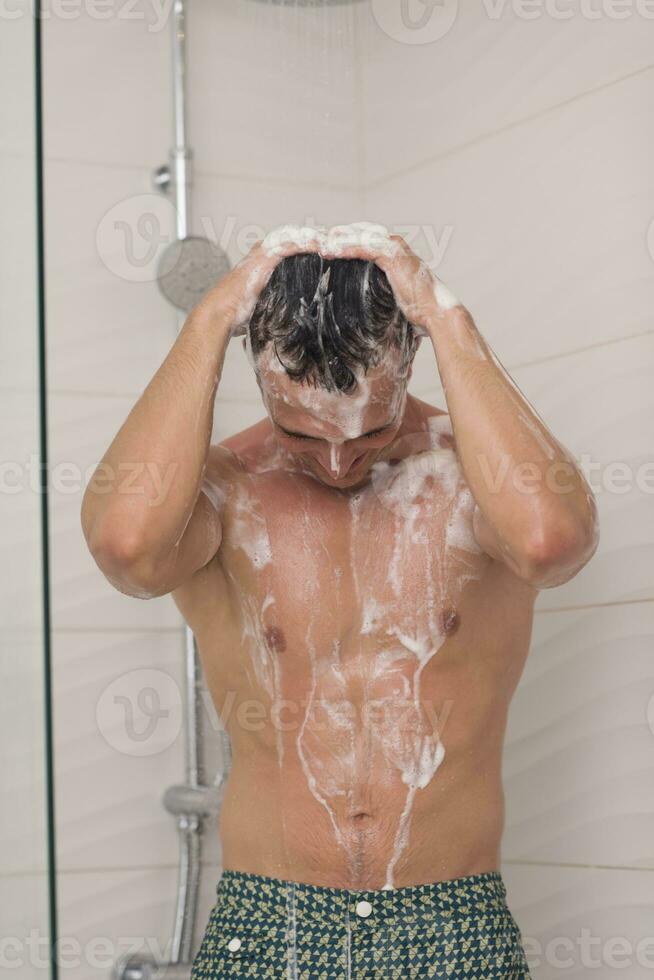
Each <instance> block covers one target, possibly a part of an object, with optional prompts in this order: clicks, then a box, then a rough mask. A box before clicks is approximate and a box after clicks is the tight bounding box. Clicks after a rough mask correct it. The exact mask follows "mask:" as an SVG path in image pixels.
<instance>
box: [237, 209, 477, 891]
mask: <svg viewBox="0 0 654 980" xmlns="http://www.w3.org/2000/svg"><path fill="white" fill-rule="evenodd" d="M316 236H322V239H321V241H322V243H323V245H324V247H325V249H326V251H328V252H330V253H331V254H334V255H336V254H337V253H338V250H339V249H341V250H342V249H343V248H345V247H346V246H347V245H351V244H353V242H355V241H356V240H359V241H364V240H365V239H367V241H368V243H370V241H371V239H375V245H376V247H378V248H379V247H384V243H387V247H388V250H389V254H390V253H391V252H392V251H393V250H394V249H395V248H396V247H397V246H396V243H394V242H392V241H391V240H390V237H389V235H388V232H387V231H386V229H384V228H382V226H373V225H368V224H365V223H360V224H357V225H353V226H343V227H341V228H337V229H332V230H331V232H329V233H327V232H325V231H324V230H323V229H308V228H298V227H296V226H284V227H283V228H280V229H276V230H275V232H273V233H271V235H269V236H267V238H266V239H265V240H264V243H263V247H264V248H265V249H267V250H269V251H271V252H272V251H274V250H276V249H281V248H282V247H283V245H284V244H286V243H288V242H289V241H293V242H295V243H299V244H302V245H306V244H307V243H308V242H310V241H315V239H316ZM434 289H435V291H436V295H437V298H438V302H439V305H440V307H441V308H442V309H451V308H452V307H453V306H455V305H458V302H457V301H456V299H455V298H454V297H453V296H452V294H451V293H450V292H449V291H448V290H447V289H446V287H444V286H443V284H442V283H440V282H438V280H435V285H434ZM246 351H247V355H248V359H249V360H250V363H251V364H252V366H253V368H255V369H256V371H257V374H258V376H260V375H261V373H262V372H266V383H265V385H261V384H260V387H261V390H262V395H263V398H264V403H265V404H266V408H267V409H268V411H269V413H270V409H271V407H272V405H271V402H270V396H273V395H274V397H275V398H276V399H282V400H283V399H284V397H285V396H284V388H283V384H282V382H281V379H282V378H283V377H284V376H285V375H286V371H285V368H284V366H283V364H282V363H281V362H280V361H279V359H278V358H277V355H276V354H275V352H274V351H273V350H272V348H270V347H269V348H267V349H266V350H265V351H264V352H263V354H262V355H260V357H259V358H258V359H257V363H256V364H255V360H254V357H253V355H252V350H251V345H250V342H249V336H248V335H246ZM398 356H399V355H398ZM277 379H279V383H277ZM358 380H359V387H358V388H357V390H356V392H355V394H354V395H353V396H348V397H344V396H343V395H342V394H341V393H332V392H328V391H326V390H325V389H323V388H317V387H312V386H310V385H306V386H298V387H297V391H294V396H295V398H296V403H297V400H299V401H300V403H301V404H303V405H304V406H305V407H306V409H307V411H308V412H309V413H310V414H311V417H312V419H313V420H314V429H313V430H312V431H313V432H314V433H316V434H319V433H320V423H321V421H322V422H323V423H324V424H325V430H324V438H326V439H327V440H328V441H329V443H330V464H331V469H332V471H333V472H336V471H337V470H338V466H339V459H340V452H341V449H342V446H343V444H344V443H345V442H346V441H347V440H349V439H354V438H357V437H358V436H359V435H361V433H362V432H363V431H364V428H365V424H364V423H365V416H366V410H367V409H368V408H369V407H370V403H371V398H372V396H371V389H370V385H369V383H368V381H367V380H366V377H365V375H363V374H362V375H361V376H360V377H359V379H358ZM406 394H407V392H406V385H401V384H400V385H396V386H395V389H394V391H393V396H394V399H395V401H394V403H393V406H392V407H393V414H394V415H395V416H396V417H397V418H400V417H401V415H402V414H403V411H404V406H405V400H406ZM270 414H272V413H270ZM316 426H317V429H316ZM392 455H393V456H394V457H397V458H399V460H400V461H399V462H395V463H393V464H391V463H390V462H387V461H386V462H379V463H377V464H376V465H375V466H374V467H373V469H372V472H371V480H370V482H369V483H368V484H367V485H365V486H364V487H363V488H362V489H360V490H358V491H356V492H355V493H353V494H352V495H351V496H350V497H349V501H350V506H349V518H346V519H347V520H349V527H348V528H344V533H347V534H348V536H349V541H350V566H351V570H350V574H351V575H352V576H353V585H354V591H355V597H356V607H357V608H358V610H359V616H360V622H359V624H358V630H359V635H360V636H361V638H362V644H361V648H360V650H359V651H358V652H357V650H356V648H354V649H352V648H351V647H352V641H350V650H349V652H348V656H347V658H345V657H344V656H343V653H342V651H341V649H340V646H339V643H338V635H337V633H336V632H335V637H334V643H333V644H332V646H331V647H330V648H327V647H326V644H325V639H324V635H322V634H321V632H320V630H321V628H322V629H324V621H323V620H321V616H320V613H321V605H322V601H323V599H324V597H325V592H324V588H325V585H324V581H323V582H321V583H319V582H318V581H317V580H316V581H304V582H302V583H300V584H301V589H302V593H303V602H304V604H305V607H306V609H307V611H308V621H307V624H306V634H305V637H304V642H303V653H304V656H305V657H306V661H307V667H308V669H309V671H310V683H309V689H308V691H307V692H306V700H305V701H304V702H303V713H302V716H301V719H300V724H299V727H298V729H297V733H296V736H295V747H296V750H297V756H298V759H299V761H300V764H301V767H302V771H303V772H304V775H305V778H306V782H307V787H308V789H309V791H310V793H311V794H312V795H313V797H314V798H315V799H316V801H317V802H318V803H319V804H320V805H321V807H323V808H324V810H325V812H326V813H327V814H328V816H329V821H330V825H331V828H332V831H333V834H334V839H335V841H336V842H337V844H338V845H339V846H340V847H341V848H342V849H343V851H344V853H345V854H346V856H347V858H348V862H349V865H350V868H351V870H352V872H353V874H356V873H357V872H360V871H361V868H360V867H359V865H358V863H357V862H358V846H359V841H358V839H357V836H356V834H355V832H354V831H353V827H352V822H351V819H350V818H349V816H348V814H350V813H353V812H356V811H357V809H359V808H361V806H362V805H364V804H365V799H363V798H362V796H361V794H362V793H364V792H365V791H364V789H363V788H362V787H365V786H366V785H367V783H368V781H369V778H370V775H371V774H374V777H375V780H377V781H378V782H379V783H383V784H386V785H387V786H388V788H389V790H392V791H393V792H394V795H395V798H396V799H397V798H399V799H401V800H403V803H402V805H401V808H400V810H399V811H398V813H397V814H396V816H395V817H394V820H395V824H394V826H393V827H392V828H391V831H390V836H389V843H388V854H387V866H386V882H385V887H387V888H392V887H394V874H395V870H396V866H397V864H398V861H399V860H400V859H401V857H402V855H403V854H404V852H405V850H406V848H407V846H408V843H409V839H410V832H411V818H412V813H413V809H414V804H415V801H416V798H417V795H418V794H419V793H420V792H421V791H423V790H425V789H426V787H427V786H429V784H430V783H431V781H432V780H433V779H434V778H435V777H436V774H437V772H438V770H439V768H440V766H441V765H442V763H443V760H444V758H445V754H446V748H447V745H446V739H445V740H444V739H443V732H442V730H441V724H440V719H438V718H437V719H434V718H433V717H430V715H429V713H428V712H426V710H425V707H424V705H423V704H422V702H421V694H420V691H421V680H422V675H423V672H424V670H425V668H426V667H427V665H428V664H429V663H430V662H431V660H432V659H433V658H434V657H435V656H437V655H438V652H439V650H440V649H441V647H442V646H443V644H444V643H445V641H446V640H447V637H448V629H449V624H448V616H450V615H451V614H452V613H454V614H455V613H456V608H457V606H458V604H459V602H460V599H461V595H462V593H463V590H464V589H465V587H466V586H467V584H468V583H469V582H470V581H471V580H472V579H474V578H476V577H478V576H479V575H480V574H481V570H482V569H483V567H485V564H484V560H483V557H484V556H483V554H482V552H481V549H480V547H479V545H478V544H477V542H476V540H475V537H474V534H473V531H472V516H473V512H474V507H475V504H474V500H473V498H472V495H471V493H470V490H469V488H468V487H467V485H466V483H465V481H464V479H463V476H462V473H461V470H460V467H459V464H458V460H457V457H456V454H455V452H454V449H453V443H452V428H451V424H450V419H449V417H448V416H445V415H441V416H437V417H435V418H432V419H430V421H429V424H428V429H427V431H424V432H421V433H415V434H413V435H410V436H406V437H403V438H402V439H399V440H397V441H396V443H394V446H393V453H392ZM276 468H280V469H283V470H284V471H285V472H287V473H288V471H289V470H293V469H297V464H295V463H294V461H293V458H292V457H291V456H290V455H289V454H288V453H286V452H284V451H282V450H280V448H279V447H278V446H277V444H276V442H273V441H271V444H270V453H269V455H268V456H266V458H264V459H260V460H259V461H258V463H257V465H256V468H255V470H254V472H255V473H256V472H259V473H266V472H271V471H274V470H275V469H276ZM307 475H309V476H311V474H310V473H308V472H307ZM254 485H255V484H254V483H253V490H252V492H248V493H243V494H242V495H241V497H239V499H238V500H237V501H236V503H235V506H234V512H235V514H236V518H235V520H234V521H233V522H232V532H231V534H230V542H229V544H230V545H231V546H232V547H235V548H238V549H239V550H240V551H241V552H242V553H243V555H244V556H245V557H246V559H247V561H248V562H249V563H250V566H251V570H252V572H253V573H254V576H255V579H259V580H260V582H261V586H260V588H259V589H258V590H257V594H256V595H252V596H247V597H245V601H244V629H245V634H244V641H245V643H246V645H247V647H248V649H250V655H251V657H252V663H253V666H254V670H255V674H256V677H257V680H258V683H259V685H260V687H261V688H262V689H263V690H264V691H266V692H267V694H268V696H269V697H270V700H271V702H273V703H274V702H276V701H277V700H279V699H283V697H284V690H285V668H284V665H285V656H288V653H285V652H282V653H279V652H278V651H277V650H275V649H273V648H272V647H271V645H270V643H269V642H268V639H267V637H266V627H265V623H266V621H267V619H268V616H269V614H270V613H271V612H274V610H275V608H279V604H280V602H281V601H282V596H281V595H278V594H277V592H276V588H275V567H276V566H275V553H274V546H273V545H271V536H270V534H269V531H268V528H267V525H266V518H265V502H264V501H261V500H257V499H255V497H254V496H253V492H254ZM345 513H347V511H346V512H345ZM294 523H295V525H296V528H297V529H298V530H299V529H301V528H302V527H305V528H306V530H305V531H304V532H303V534H302V535H301V536H300V537H299V541H300V542H301V545H300V547H301V549H302V550H303V551H304V553H305V555H306V558H305V559H301V558H298V564H299V567H301V566H302V564H306V567H307V568H310V567H312V563H315V560H316V547H318V548H319V547H320V546H319V544H318V545H317V544H316V541H317V539H316V534H317V533H318V532H317V531H315V530H313V529H312V528H311V516H310V509H309V501H308V498H307V502H306V505H302V506H301V507H300V509H299V511H298V512H297V513H296V514H295V515H294ZM312 535H313V537H312ZM408 562H409V563H410V566H411V569H413V568H419V569H421V570H422V575H423V577H422V579H421V581H422V582H423V585H422V586H421V588H420V590H419V593H420V594H413V593H412V592H411V590H408V591H407V588H406V584H405V582H406V575H407V572H408V571H410V570H411V569H410V568H409V567H408V565H407V563H408ZM380 569H385V570H386V573H385V576H384V575H380ZM323 574H324V576H326V578H327V580H329V581H330V582H331V585H330V586H328V588H330V599H333V601H335V602H336V609H337V610H338V608H340V603H341V601H342V600H341V599H340V598H339V596H340V595H341V592H340V590H341V586H342V570H341V569H340V568H338V567H336V566H330V565H329V556H328V555H327V554H325V556H324V568H323ZM334 597H335V598H334ZM348 599H349V600H350V603H351V601H352V596H351V595H350V596H348ZM336 627H337V624H335V630H336ZM363 641H365V644H364V642H363ZM371 642H372V643H374V644H375V645H376V648H377V652H376V654H374V655H371V653H370V644H371ZM257 647H260V649H257ZM293 655H294V656H296V657H297V652H296V653H295V654H293ZM353 677H356V678H357V680H358V682H360V683H362V684H363V688H364V690H365V697H364V700H363V706H364V708H363V710H364V713H366V712H368V710H370V711H371V715H370V717H364V718H362V717H360V716H358V713H357V710H356V709H355V706H354V703H353V702H352V701H351V697H350V695H349V692H350V690H351V683H352V678H353ZM374 706H380V707H381V710H380V711H375V712H374V713H372V709H373V707H374ZM400 707H401V708H402V717H400V712H399V709H400ZM407 721H408V723H407ZM277 741H278V762H279V766H280V769H283V767H284V766H285V765H286V764H290V762H289V763H287V761H286V759H287V756H286V753H285V752H284V750H283V743H282V738H281V734H280V733H279V732H278V739H277ZM286 752H288V743H287V749H286ZM402 793H403V796H402V795H401V794H402ZM387 819H390V818H387Z"/></svg>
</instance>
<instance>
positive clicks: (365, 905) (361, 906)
mask: <svg viewBox="0 0 654 980" xmlns="http://www.w3.org/2000/svg"><path fill="white" fill-rule="evenodd" d="M371 912H372V905H371V904H370V902H358V903H357V907H356V913H357V915H359V916H361V918H362V919H367V918H368V916H369V915H370V913H371Z"/></svg>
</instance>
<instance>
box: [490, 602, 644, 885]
mask: <svg viewBox="0 0 654 980" xmlns="http://www.w3.org/2000/svg"><path fill="white" fill-rule="evenodd" d="M653 632H654V602H645V603H634V604H629V605H615V606H605V607H603V608H595V609H586V610H577V611H574V612H561V613H547V614H542V615H537V616H536V621H535V626H534V636H533V641H532V647H531V651H530V653H529V657H528V660H527V665H526V668H525V673H524V675H523V678H522V680H521V682H520V685H519V687H518V691H517V693H516V695H515V699H514V703H513V706H512V709H511V712H510V721H509V728H508V733H507V747H506V751H505V756H504V781H505V788H506V797H507V819H506V832H505V838H504V847H503V854H504V857H505V858H507V859H508V858H510V859H513V860H528V861H537V862H548V863H549V862H559V863H568V864H593V865H615V866H622V867H647V868H650V869H652V870H654V846H653V843H652V842H653V841H654V697H653V695H654V661H653V660H652V656H651V650H652V633H653Z"/></svg>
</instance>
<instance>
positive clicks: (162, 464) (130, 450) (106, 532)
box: [82, 301, 230, 574]
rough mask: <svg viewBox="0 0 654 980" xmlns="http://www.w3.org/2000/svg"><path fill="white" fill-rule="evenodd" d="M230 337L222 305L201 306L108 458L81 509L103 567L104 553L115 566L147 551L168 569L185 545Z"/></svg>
mask: <svg viewBox="0 0 654 980" xmlns="http://www.w3.org/2000/svg"><path fill="white" fill-rule="evenodd" d="M229 337H230V323H229V320H228V317H227V316H226V314H224V313H223V312H221V309H220V307H219V306H217V305H216V304H212V303H211V302H206V301H205V302H204V303H203V304H200V306H198V307H196V309H195V310H193V312H192V313H191V314H190V315H189V317H188V319H187V320H186V323H185V324H184V327H183V328H182V330H181V331H180V334H179V336H178V338H177V340H176V342H175V344H174V345H173V347H172V348H171V350H170V353H169V354H168V356H167V357H166V359H165V361H164V362H163V364H162V365H161V367H160V368H159V370H158V371H157V373H156V375H155V376H154V378H153V379H152V381H151V382H150V384H149V385H148V386H147V388H146V389H145V391H144V392H143V394H142V396H141V397H140V398H139V400H138V401H137V403H136V404H135V406H134V408H133V409H132V411H131V412H130V414H129V416H128V418H127V420H126V421H125V423H124V425H123V426H122V427H121V429H120V431H119V432H118V434H117V435H116V437H115V439H114V440H113V442H112V443H111V445H110V447H109V449H108V450H107V452H106V454H105V456H104V457H103V459H102V462H101V463H100V465H99V466H98V468H97V470H96V472H95V474H94V476H93V479H92V480H91V482H90V484H89V487H88V489H87V492H86V495H85V499H84V506H83V510H82V523H83V527H84V532H85V535H86V538H87V541H88V542H89V546H90V548H91V551H92V552H93V553H94V555H95V557H96V560H98V562H99V564H101V567H102V560H103V556H104V557H105V560H106V562H107V564H108V565H111V563H112V558H113V559H114V560H115V561H116V562H117V563H120V562H121V561H124V562H125V563H129V562H135V561H137V560H138V559H139V556H146V555H147V556H148V560H149V561H150V562H151V563H152V564H153V565H160V566H162V567H163V566H164V565H165V563H166V561H167V560H169V558H170V556H171V555H172V553H173V550H174V549H175V548H176V547H177V545H178V544H179V542H180V540H181V538H182V535H183V534H184V532H185V530H186V528H187V526H188V524H189V521H190V520H191V516H192V514H193V509H194V507H195V505H196V502H197V500H198V494H199V490H200V485H201V481H202V478H203V473H204V469H205V465H206V460H207V453H208V450H209V444H210V438H211V430H212V423H213V406H214V400H215V394H216V388H217V384H218V380H219V378H220V373H221V371H222V365H223V361H224V357H225V351H226V348H227V343H228V341H229ZM203 503H204V502H203ZM205 525H206V522H205ZM207 560H208V558H207ZM103 570H104V571H105V572H106V573H108V572H107V569H105V568H103ZM108 574H109V573H108Z"/></svg>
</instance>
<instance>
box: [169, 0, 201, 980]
mask: <svg viewBox="0 0 654 980" xmlns="http://www.w3.org/2000/svg"><path fill="white" fill-rule="evenodd" d="M172 35H173V37H172V42H173V50H172V80H173V133H174V143H173V148H172V151H171V175H172V184H173V188H174V203H175V213H176V232H177V238H179V239H181V238H186V237H187V236H188V234H189V230H190V222H191V185H192V153H191V150H190V149H189V146H188V133H187V125H186V106H187V101H186V3H185V0H174V3H173V7H172ZM180 326H181V324H180ZM184 666H185V669H184V687H185V690H184V694H185V698H184V701H185V703H184V708H185V720H186V725H185V746H184V756H185V766H184V768H185V776H186V783H187V785H188V786H191V787H193V788H196V787H198V786H199V785H200V783H201V779H202V775H203V774H202V764H201V758H200V741H201V736H200V710H199V696H200V691H199V689H200V665H199V662H198V654H197V648H196V643H195V637H194V636H193V632H192V630H191V629H190V628H189V627H188V626H186V627H185V629H184ZM178 827H179V842H180V863H179V874H178V888H177V906H176V910H175V927H174V933H173V938H172V944H171V957H170V959H171V962H172V963H184V962H188V961H189V960H190V958H191V954H192V946H193V932H194V927H195V920H196V912H197V903H198V893H199V883H200V860H201V855H202V843H201V834H202V821H201V819H200V818H198V817H197V816H193V815H188V816H183V817H180V818H179V822H178Z"/></svg>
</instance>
